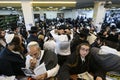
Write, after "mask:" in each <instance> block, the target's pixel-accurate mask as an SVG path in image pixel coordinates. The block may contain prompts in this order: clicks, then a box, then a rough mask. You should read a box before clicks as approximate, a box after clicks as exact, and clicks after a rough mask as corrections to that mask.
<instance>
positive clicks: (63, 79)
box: [58, 53, 105, 80]
mask: <svg viewBox="0 0 120 80" xmlns="http://www.w3.org/2000/svg"><path fill="white" fill-rule="evenodd" d="M86 71H87V72H89V73H93V76H94V77H95V78H96V77H97V76H101V77H102V78H103V80H104V78H105V72H104V71H103V69H102V68H101V67H100V66H99V65H98V64H97V63H96V62H95V60H94V58H93V57H92V55H91V54H88V55H87V56H86V58H85V63H82V60H81V57H80V55H76V54H75V53H72V54H71V55H70V56H69V57H68V59H67V61H66V62H65V64H64V65H63V66H62V67H61V68H60V71H59V74H58V80H70V75H73V74H80V73H83V72H86ZM102 71H103V72H102Z"/></svg>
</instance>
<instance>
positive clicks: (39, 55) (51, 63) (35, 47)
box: [26, 41, 59, 80]
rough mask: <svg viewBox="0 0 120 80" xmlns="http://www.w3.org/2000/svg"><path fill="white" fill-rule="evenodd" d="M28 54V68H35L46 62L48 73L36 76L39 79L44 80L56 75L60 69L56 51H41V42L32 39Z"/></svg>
mask: <svg viewBox="0 0 120 80" xmlns="http://www.w3.org/2000/svg"><path fill="white" fill-rule="evenodd" d="M27 49H28V53H29V54H28V55H27V56H26V68H29V69H32V70H34V69H35V68H36V67H38V66H39V65H40V64H42V63H43V62H44V63H45V68H46V70H47V72H46V73H44V74H41V75H38V76H36V77H35V79H37V80H44V79H48V78H50V77H54V76H55V75H56V74H57V72H58V70H59V65H58V60H57V56H56V54H55V53H53V52H51V51H41V48H40V47H39V44H38V43H37V42H35V41H31V42H30V43H29V44H28V46H27Z"/></svg>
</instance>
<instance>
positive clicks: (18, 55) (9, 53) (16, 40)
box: [0, 33, 25, 76]
mask: <svg viewBox="0 0 120 80" xmlns="http://www.w3.org/2000/svg"><path fill="white" fill-rule="evenodd" d="M5 40H6V43H7V45H6V47H5V48H4V49H2V50H1V53H0V65H1V66H0V75H7V76H12V75H15V76H20V75H24V73H23V71H22V70H21V68H22V67H25V57H24V56H23V54H22V52H23V47H22V45H21V43H22V40H21V37H20V36H18V35H15V34H8V33H7V34H6V35H5Z"/></svg>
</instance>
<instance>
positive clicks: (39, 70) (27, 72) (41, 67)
mask: <svg viewBox="0 0 120 80" xmlns="http://www.w3.org/2000/svg"><path fill="white" fill-rule="evenodd" d="M21 69H22V71H23V72H24V74H25V75H26V76H33V77H35V76H38V75H41V74H44V73H46V68H45V64H44V63H42V64H41V65H39V66H38V67H36V68H35V69H34V70H33V71H32V70H30V69H27V68H21Z"/></svg>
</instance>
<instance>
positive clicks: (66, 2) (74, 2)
mask: <svg viewBox="0 0 120 80" xmlns="http://www.w3.org/2000/svg"><path fill="white" fill-rule="evenodd" d="M30 2H31V3H41V4H46V3H50V4H76V1H30ZM0 3H21V1H0Z"/></svg>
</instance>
